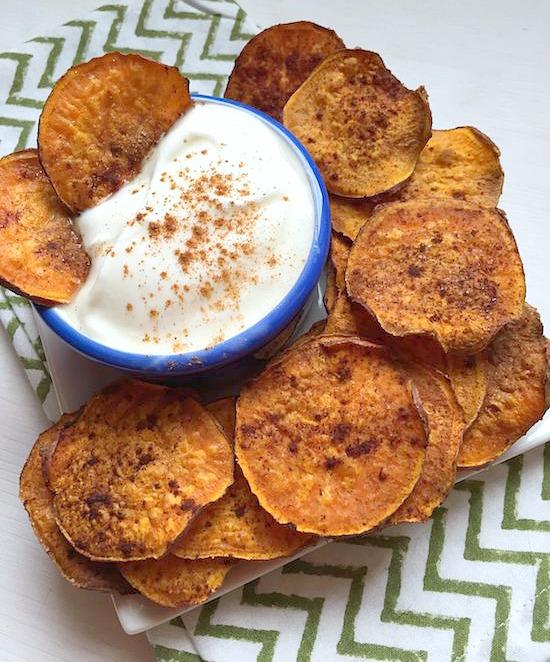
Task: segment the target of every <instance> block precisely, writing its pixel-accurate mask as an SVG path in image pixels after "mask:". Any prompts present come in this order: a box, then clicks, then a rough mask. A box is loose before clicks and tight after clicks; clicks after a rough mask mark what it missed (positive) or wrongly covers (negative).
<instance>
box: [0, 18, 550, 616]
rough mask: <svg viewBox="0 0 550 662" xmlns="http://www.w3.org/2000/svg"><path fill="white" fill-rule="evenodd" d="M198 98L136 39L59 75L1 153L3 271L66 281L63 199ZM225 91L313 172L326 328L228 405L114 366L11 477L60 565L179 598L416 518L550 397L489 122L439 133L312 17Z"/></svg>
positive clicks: (116, 173) (95, 188) (411, 95)
mask: <svg viewBox="0 0 550 662" xmlns="http://www.w3.org/2000/svg"><path fill="white" fill-rule="evenodd" d="M128 58H130V59H128ZM105 86H108V87H105ZM105 89H108V90H110V93H109V94H106V93H105V94H104V92H105ZM113 90H114V91H115V92H116V94H115V93H114V92H113ZM186 95H187V83H186V81H185V79H183V77H181V76H180V75H179V74H178V73H177V72H176V71H174V70H173V68H169V67H163V65H159V64H157V63H152V62H148V61H146V60H143V58H139V57H138V56H124V55H120V54H110V55H107V56H104V57H103V58H99V59H97V60H94V61H92V62H91V63H86V64H84V65H78V67H76V68H74V69H73V70H71V71H70V72H69V74H67V75H66V76H65V77H64V78H62V79H61V81H60V82H59V83H58V84H57V85H56V86H55V87H54V90H53V92H52V95H51V97H50V99H49V100H48V102H47V103H46V106H45V109H44V113H43V117H42V120H41V127H40V133H39V151H38V153H37V152H25V153H23V154H21V153H20V154H18V155H10V156H9V157H6V158H5V159H2V160H0V194H1V195H0V199H1V200H2V202H0V221H1V220H2V218H6V219H8V220H9V221H10V222H6V223H3V222H0V239H2V240H4V241H5V245H6V246H9V248H10V250H9V251H6V253H5V255H4V256H3V257H2V258H1V259H0V278H1V279H2V280H3V281H4V282H5V283H7V284H8V286H11V287H12V288H13V289H15V290H17V291H20V292H23V293H24V294H26V295H27V296H29V297H30V298H31V299H33V300H35V301H39V302H44V301H47V302H50V303H55V302H62V301H66V300H69V299H70V297H71V296H72V295H73V294H74V292H75V291H76V289H77V288H78V286H79V284H80V283H81V282H82V280H83V279H84V278H85V277H86V275H87V270H88V268H89V262H88V260H87V256H86V255H85V253H84V251H83V249H82V248H81V247H80V245H79V240H78V236H77V234H76V233H75V231H74V229H73V228H72V225H71V220H70V215H71V214H70V211H69V210H71V211H72V212H78V211H80V210H82V209H85V208H86V207H89V206H91V205H93V204H95V203H96V202H97V201H98V200H100V199H102V197H104V196H105V195H107V194H108V193H110V192H112V191H114V190H116V189H117V187H118V186H120V184H121V183H122V182H124V181H127V180H129V179H131V177H132V176H133V175H134V174H135V173H136V172H137V169H139V165H140V163H141V161H142V160H143V158H144V156H145V155H146V153H147V152H148V150H149V149H150V148H151V146H152V145H154V144H155V142H156V141H157V140H158V139H159V137H160V136H161V135H162V133H163V132H164V131H166V130H167V128H169V126H170V125H171V124H172V123H173V122H174V121H175V119H176V118H177V117H178V116H179V115H180V114H181V113H182V112H184V111H185V108H186V107H187V106H188V96H186ZM226 96H227V97H229V98H231V99H236V100H238V101H242V102H244V103H248V104H251V105H253V106H255V107H257V108H259V109H260V110H263V111H265V112H267V113H268V114H270V115H272V116H273V117H274V118H276V119H279V120H282V121H283V122H284V124H285V125H286V126H287V127H288V128H289V129H290V130H291V131H292V132H293V133H294V134H295V135H296V136H297V137H298V138H299V139H300V140H301V141H302V143H303V144H304V145H305V146H306V148H307V149H308V150H309V151H310V153H311V155H312V157H313V158H314V160H315V161H316V163H317V165H318V167H319V169H320V171H321V173H322V176H323V178H324V180H325V183H326V186H327V188H328V190H329V193H330V198H331V212H332V227H333V237H332V244H331V250H330V256H329V267H328V278H327V289H326V293H325V303H326V307H327V311H328V318H327V320H326V324H325V323H321V324H318V325H316V327H315V328H314V329H312V330H311V331H310V333H308V334H306V336H304V337H302V338H300V339H299V340H298V341H297V342H296V343H295V344H294V345H293V346H291V347H289V348H287V349H286V350H285V351H283V352H282V353H280V354H279V355H277V356H275V357H273V358H272V359H271V361H270V362H269V363H268V364H267V365H266V367H265V369H264V371H263V372H262V373H261V374H260V375H259V376H258V377H257V378H256V379H254V380H253V381H251V382H249V383H248V384H246V385H245V386H244V388H243V389H242V391H241V393H240V395H239V397H238V398H237V399H236V401H235V400H234V399H226V400H221V401H217V402H213V403H210V404H205V403H202V402H200V399H199V397H198V396H196V395H194V394H193V393H191V392H190V391H188V390H183V389H177V388H169V387H164V386H159V385H149V384H145V383H142V382H139V381H136V380H125V381H121V382H117V383H115V384H113V385H111V386H109V387H108V388H106V389H104V390H103V391H101V392H99V393H97V394H96V395H95V396H93V397H92V398H91V400H90V401H89V402H88V403H86V404H85V405H84V406H83V408H82V409H81V410H80V411H79V412H76V413H74V414H68V415H65V416H64V417H63V419H62V420H61V421H60V422H59V423H57V424H56V425H55V426H53V427H52V428H50V429H49V430H47V431H46V432H44V433H43V434H42V435H41V436H40V437H39V439H38V441H37V442H36V444H35V446H34V448H33V449H32V451H31V454H30V456H29V459H28V461H27V463H26V465H25V467H24V469H23V473H22V476H21V499H22V501H23V503H24V504H25V507H26V509H27V511H28V513H29V516H30V519H31V522H32V524H33V527H34V529H35V531H36V534H37V537H38V538H39V540H40V541H41V542H42V544H43V546H44V547H45V549H46V550H47V551H48V553H49V554H50V555H51V556H52V558H53V560H54V561H55V563H56V564H57V566H58V567H59V569H60V570H61V572H62V573H63V574H64V576H65V577H66V578H67V579H69V580H70V581H71V582H73V583H74V584H75V585H77V586H80V587H83V588H92V589H97V590H109V591H119V592H122V593H124V592H130V591H139V592H140V593H142V594H143V595H145V596H146V597H148V598H150V599H151V600H153V601H155V602H157V603H158V604H161V605H165V606H172V607H173V606H178V607H183V606H189V605H195V604H199V603H201V602H203V601H204V600H206V599H207V598H208V596H209V595H210V594H211V593H212V592H213V591H215V590H216V589H217V588H219V587H220V586H221V585H222V584H223V581H224V579H225V577H226V575H227V573H228V572H229V571H230V569H231V567H232V566H233V565H234V564H235V563H238V562H239V561H240V560H246V561H251V560H260V559H273V558H279V557H285V556H289V555H292V554H294V553H296V552H297V551H299V550H301V549H303V548H305V547H307V546H309V545H311V544H312V543H314V542H315V541H316V540H317V539H318V537H320V536H321V537H326V538H335V537H338V536H350V535H358V534H363V533H366V532H368V531H370V530H372V529H374V528H375V527H380V526H381V525H384V524H396V523H399V522H405V521H406V522H420V521H423V520H425V519H426V518H428V517H429V516H430V515H431V513H432V511H433V510H434V508H436V507H437V506H438V505H439V504H440V503H441V502H442V501H443V499H444V498H445V496H446V495H447V493H448V491H449V490H450V488H451V486H452V484H453V482H454V479H455V474H456V471H457V468H460V467H477V466H482V465H485V464H487V463H489V462H491V461H492V460H494V459H495V458H497V457H498V456H499V455H500V454H502V453H503V452H505V451H506V450H507V449H508V448H509V447H510V445H511V444H513V443H514V442H515V441H516V440H517V439H518V438H520V437H521V436H522V435H523V434H524V433H525V432H526V431H527V430H528V429H529V428H530V427H531V426H532V425H533V424H534V423H535V422H536V421H537V420H539V419H540V418H541V417H542V416H543V414H544V412H545V410H546V407H547V398H546V393H545V389H546V378H547V356H546V349H547V341H546V339H545V338H544V336H543V331H542V326H541V323H540V319H539V316H538V313H537V311H536V310H535V309H534V308H532V307H531V306H529V305H527V304H526V303H525V278H524V274H523V267H522V263H521V258H520V256H519V253H518V249H517V246H516V243H515V240H514V237H513V235H512V232H511V230H510V227H509V225H508V222H507V220H506V217H505V215H504V213H503V212H502V211H500V210H499V209H497V203H498V199H499V196H500V193H501V190H502V185H503V171H502V168H501V166H500V162H499V150H498V149H497V147H496V146H495V145H494V144H493V143H492V142H491V140H490V139H489V138H488V137H487V136H485V135H483V134H482V133H481V132H480V131H478V130H477V129H475V128H473V127H459V128H453V129H445V130H433V131H432V117H431V112H430V107H429V103H428V96H427V93H426V91H425V90H424V89H423V88H419V89H418V90H409V89H407V88H406V87H405V86H404V85H402V84H401V83H400V82H399V80H397V78H395V76H393V74H392V73H391V72H390V71H389V70H388V69H386V67H385V66H384V63H383V62H382V60H381V58H380V57H379V56H378V55H377V54H375V53H371V52H369V51H364V50H361V49H346V48H345V45H344V43H343V42H342V40H341V39H340V38H339V37H338V36H337V35H336V34H335V33H334V32H333V31H331V30H327V29H325V28H322V27H320V26H317V25H314V24H311V23H307V22H299V23H292V24H288V25H280V26H274V27H272V28H269V29H268V30H265V31H264V32H262V33H261V34H259V35H258V36H257V37H255V38H254V39H252V40H251V41H250V42H249V43H248V44H247V46H246V47H245V48H244V49H243V51H242V53H241V55H240V56H239V58H238V59H237V61H236V64H235V68H234V71H233V73H232V75H231V78H230V80H229V83H228V86H227V90H226ZM85 97H86V98H89V99H93V102H90V103H88V104H86V107H85V108H83V107H82V106H79V105H78V100H79V99H83V98H85ZM163 99H164V100H165V103H161V101H160V100H163ZM178 99H179V102H178ZM148 104H149V105H148ZM149 106H151V109H154V112H153V110H151V112H148V108H149ZM75 108H78V109H79V112H78V113H76V115H75ZM159 109H161V110H162V112H161V110H159ZM123 110H124V112H123ZM90 115H91V116H92V118H95V119H96V121H95V122H91V121H90ZM98 118H101V120H102V121H101V122H98V121H97V119H98ZM132 132H133V133H132ZM105 133H106V134H107V136H105V135H104V134H105ZM135 136H140V137H141V138H140V140H137V141H135V140H131V138H132V137H135ZM107 143H108V144H109V145H110V147H109V148H107V146H106V145H107ZM113 146H114V147H115V148H113ZM23 200H24V204H23V202H22V201H23ZM2 206H3V208H2ZM2 214H3V215H2ZM37 228H39V229H40V231H39V232H38V231H37ZM52 237H53V239H52ZM48 242H49V244H48ZM52 242H53V243H54V244H55V246H53V245H52ZM63 245H65V246H67V247H68V248H63ZM45 246H46V247H47V246H49V248H48V249H47V250H46V249H45V248H44V247H45ZM64 250H66V251H67V250H68V251H69V254H68V256H67V253H65V254H64V252H63V251H64ZM31 254H39V255H40V256H41V260H40V263H39V264H37V263H36V260H34V261H33V260H30V259H29V256H30V255H31ZM56 265H57V266H59V265H61V271H60V270H59V269H57V268H56ZM23 267H24V268H23ZM50 273H55V274H59V273H60V274H61V275H60V277H57V278H54V277H53V276H52V278H51V279H48V274H50Z"/></svg>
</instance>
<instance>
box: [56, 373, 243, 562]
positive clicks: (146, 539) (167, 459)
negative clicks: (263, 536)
mask: <svg viewBox="0 0 550 662" xmlns="http://www.w3.org/2000/svg"><path fill="white" fill-rule="evenodd" d="M46 470H47V475H48V479H49V486H50V489H51V490H52V491H53V493H54V508H55V512H56V520H57V523H58V525H59V527H60V528H61V530H62V532H63V533H64V535H65V536H66V537H67V539H68V540H69V541H70V542H71V543H72V545H73V546H74V547H75V548H76V549H77V550H78V551H79V552H81V553H82V554H84V555H85V556H87V557H88V558H91V559H93V560H103V561H126V560H128V561H130V560H141V559H146V558H158V557H160V556H162V555H163V554H165V553H166V551H167V549H168V547H169V546H170V545H171V544H172V543H173V542H174V541H175V540H176V538H178V536H180V535H181V534H182V533H183V531H184V530H185V529H186V528H187V526H188V525H189V524H190V522H191V520H192V519H193V517H194V516H195V515H196V514H197V513H198V512H199V511H200V510H201V508H203V507H204V506H206V505H207V504H209V503H211V502H213V501H216V500H217V499H219V498H220V497H221V496H222V495H223V494H224V492H225V490H226V489H227V488H228V487H229V485H231V483H232V482H233V454H232V449H231V445H230V443H229V441H228V440H227V438H226V436H225V435H224V434H223V432H222V431H221V428H220V426H219V424H218V423H217V421H216V420H215V419H214V418H213V417H212V416H211V415H210V414H209V413H208V412H207V411H206V410H205V409H204V408H203V407H201V405H199V404H198V403H197V402H196V401H195V400H193V399H192V398H190V397H189V396H188V395H186V394H185V393H183V392H181V391H179V390H177V389H170V388H166V387H162V386H154V385H151V384H145V383H143V382H138V381H134V380H126V381H121V382H117V383H115V384H113V385H111V386H109V387H107V388H106V389H104V390H103V391H100V392H99V393H98V394H96V395H95V396H93V397H92V398H91V400H90V401H89V402H88V403H87V404H86V406H85V407H84V410H83V412H82V414H81V415H80V416H79V418H78V420H77V421H76V422H75V423H74V425H72V426H71V427H70V428H67V429H64V430H62V431H61V432H60V434H59V438H58V441H57V444H56V446H55V449H54V451H53V453H52V454H51V455H50V457H49V459H48V461H47V463H46Z"/></svg>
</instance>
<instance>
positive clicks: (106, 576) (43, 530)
mask: <svg viewBox="0 0 550 662" xmlns="http://www.w3.org/2000/svg"><path fill="white" fill-rule="evenodd" d="M74 419H75V414H65V416H63V417H62V418H61V420H60V421H59V422H58V423H56V424H55V425H53V426H52V427H50V428H49V429H48V430H46V431H45V432H43V433H42V434H41V435H40V436H39V437H38V439H37V441H36V443H35V444H34V446H33V447H32V450H31V452H30V454H29V457H28V458H27V461H26V462H25V466H24V467H23V471H22V472H21V480H20V484H19V498H20V499H21V501H22V503H23V505H24V506H25V510H26V511H27V514H28V515H29V519H30V521H31V524H32V528H33V529H34V532H35V534H36V537H37V538H38V541H39V542H40V544H41V545H42V547H43V548H44V549H45V550H46V552H47V553H48V555H49V556H50V557H51V559H52V561H53V562H54V563H55V564H56V566H57V567H58V569H59V571H60V572H61V574H62V575H63V576H64V577H65V579H67V580H68V581H70V582H71V584H73V585H74V586H78V587H79V588H87V589H94V590H96V591H117V592H119V593H129V592H131V590H132V589H131V587H130V586H129V585H128V584H127V583H126V582H125V581H124V579H123V578H122V577H121V575H120V573H119V572H118V570H117V569H116V567H115V566H113V565H111V564H108V563H97V562H95V561H90V559H87V558H86V557H85V556H82V555H81V554H79V553H78V552H76V551H75V550H74V549H73V548H72V547H71V545H70V544H69V543H68V541H67V539H66V538H65V537H64V536H63V534H62V533H61V531H60V530H59V527H58V526H57V524H56V521H55V514H54V510H53V495H52V493H51V492H50V491H49V489H48V488H47V486H46V482H45V480H44V475H43V473H42V453H43V452H45V451H48V450H49V449H50V447H51V446H52V445H53V444H55V442H56V440H57V437H58V435H59V432H60V431H61V430H62V429H64V428H65V427H66V426H67V425H70V424H71V423H72V422H73V421H74Z"/></svg>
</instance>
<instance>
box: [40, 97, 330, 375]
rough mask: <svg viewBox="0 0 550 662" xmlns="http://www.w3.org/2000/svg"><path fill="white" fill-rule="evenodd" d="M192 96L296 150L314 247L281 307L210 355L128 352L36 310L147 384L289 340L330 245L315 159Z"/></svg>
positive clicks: (83, 348)
mask: <svg viewBox="0 0 550 662" xmlns="http://www.w3.org/2000/svg"><path fill="white" fill-rule="evenodd" d="M192 96H193V98H194V99H197V100H201V101H208V102H212V103H219V104H227V105H230V106H237V107H239V108H241V109H242V110H243V111H245V112H248V113H251V114H252V115H255V116H256V117H258V118H259V119H261V120H262V121H263V122H265V124H267V125H269V127H270V128H271V130H272V131H275V132H276V133H277V134H278V135H279V136H280V137H281V138H282V139H283V140H284V141H285V142H286V143H287V144H288V145H289V146H290V147H291V149H292V150H293V151H294V152H295V154H296V155H297V157H298V159H299V161H300V162H301V164H302V166H303V168H304V172H305V174H306V176H307V179H308V181H309V185H310V188H311V193H312V197H313V203H314V213H315V218H314V232H313V241H312V244H311V247H310V251H309V255H308V258H307V260H306V263H305V265H304V268H303V269H302V272H301V274H300V276H299V277H298V279H297V281H296V283H295V284H294V286H293V287H292V289H291V290H290V291H289V292H288V293H287V295H286V296H285V297H284V298H283V299H282V301H281V302H280V303H279V304H278V305H277V306H275V307H274V308H273V310H271V311H270V312H269V313H268V314H267V315H266V316H265V317H264V318H263V319H261V320H260V321H259V322H257V323H256V324H254V325H253V326H251V327H249V328H248V329H246V330H244V331H242V332H241V333H239V334H238V335H236V336H233V337H232V338H228V339H227V340H224V341H223V342H221V343H219V344H217V345H215V346H213V347H211V348H209V349H203V350H200V351H195V352H185V353H179V354H166V355H158V354H135V353H131V352H123V351H120V350H116V349H113V348H111V347H109V346H108V345H104V344H102V343H99V342H97V341H95V340H92V339H91V338H89V337H88V336H86V335H84V334H82V333H81V332H80V331H78V330H77V329H75V328H74V327H73V326H71V324H69V322H68V321H67V320H66V319H65V318H64V317H63V315H61V314H60V313H59V311H58V310H57V309H56V308H55V307H53V308H45V307H42V306H40V307H37V310H38V313H39V315H40V316H41V318H42V319H43V320H44V322H45V323H46V324H47V325H48V326H49V327H50V329H52V330H53V331H54V332H55V333H56V334H57V335H58V336H59V337H60V338H61V339H62V340H63V341H64V342H66V343H67V344H68V345H70V346H71V347H72V348H73V349H75V350H76V351H77V352H79V353H80V354H82V355H84V356H86V357H87V358H89V359H91V360H93V361H96V362H98V363H102V364H104V365H108V366H111V367H113V368H118V369H120V370H124V371H127V372H129V373H132V374H134V375H136V376H139V377H142V378H145V379H154V380H159V379H170V378H173V377H181V376H185V375H197V373H203V376H205V377H206V376H207V375H206V373H208V374H210V373H211V372H212V373H213V372H215V371H219V369H221V368H223V367H224V366H229V365H232V366H234V365H236V364H237V363H239V362H241V361H242V360H244V359H245V358H248V359H250V358H251V357H253V356H254V355H256V356H258V354H260V355H261V354H262V352H261V350H262V348H265V347H266V345H268V344H269V343H273V344H276V338H277V337H278V336H280V335H288V330H289V329H290V328H292V325H293V324H295V323H296V320H297V319H299V317H300V314H301V312H302V311H303V310H304V306H306V303H307V302H308V300H309V299H310V297H312V296H313V295H314V293H315V291H316V289H317V283H318V281H319V278H320V276H321V274H322V271H323V267H324V264H325V261H326V258H327V254H328V248H329V243H330V207H329V201H328V195H327V191H326V188H325V185H324V183H323V180H322V178H321V174H320V172H319V170H318V169H317V166H316V165H315V163H314V162H313V159H312V158H311V156H310V155H309V154H308V152H307V150H306V149H305V147H304V146H303V145H302V144H301V143H300V142H299V141H298V140H297V139H296V138H295V137H294V136H293V135H292V133H290V132H289V131H288V130H287V129H286V128H285V127H284V126H283V125H282V124H280V123H279V122H277V121H276V120H274V119H273V118H271V117H269V116H268V115H266V114H265V113H262V112H260V111H259V110H256V109H255V108H251V107H250V106H247V105H245V104H242V103H239V102H237V101H232V100H229V99H221V98H219V97H212V96H207V95H202V94H193V95H192ZM285 331H286V333H285ZM274 341H275V342H274ZM237 372H240V371H237Z"/></svg>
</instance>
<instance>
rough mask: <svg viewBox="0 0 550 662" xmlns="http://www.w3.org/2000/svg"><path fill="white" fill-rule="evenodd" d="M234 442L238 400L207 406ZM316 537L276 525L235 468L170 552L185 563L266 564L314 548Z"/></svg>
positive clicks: (232, 399)
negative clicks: (216, 497) (217, 559)
mask: <svg viewBox="0 0 550 662" xmlns="http://www.w3.org/2000/svg"><path fill="white" fill-rule="evenodd" d="M208 409H209V411H210V412H212V413H213V414H214V415H215V416H216V417H217V418H218V420H219V422H220V423H221V424H222V425H223V428H224V431H225V433H226V434H227V435H228V436H229V437H230V439H231V440H233V437H234V431H235V399H234V398H226V399H224V400H218V401H217V402H213V403H211V404H210V405H208ZM313 540H314V537H313V536H310V535H307V534H305V533H298V532H297V531H294V530H293V529H291V528H289V527H287V526H284V525H283V524H279V523H278V522H276V521H275V520H274V519H273V517H271V515H270V514H269V513H267V512H266V511H265V510H264V509H263V508H262V507H261V506H260V505H259V503H258V499H256V497H255V496H254V495H253V494H252V492H251V491H250V487H249V486H248V483H247V482H246V480H245V478H244V476H243V475H242V472H241V470H240V469H239V467H238V466H236V467H235V482H234V483H233V485H232V486H231V487H230V488H229V489H228V491H227V492H226V494H224V496H223V497H222V498H221V499H220V500H219V501H216V503H213V504H211V505H210V506H208V507H207V508H205V509H204V510H203V511H202V512H201V513H200V514H199V515H198V516H197V518H196V519H195V520H194V521H193V523H192V524H191V527H190V529H189V531H188V532H187V533H186V534H185V535H184V536H183V537H182V539H181V541H178V542H177V543H176V545H175V546H174V547H172V549H171V550H170V551H171V553H172V554H174V555H175V556H178V557H180V558H184V559H203V558H214V557H230V558H236V559H249V560H265V559H276V558H280V557H281V556H290V555H291V554H294V553H295V552H297V551H298V550H299V549H301V548H302V547H305V546H306V545H308V544H311V543H312V542H313Z"/></svg>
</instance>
